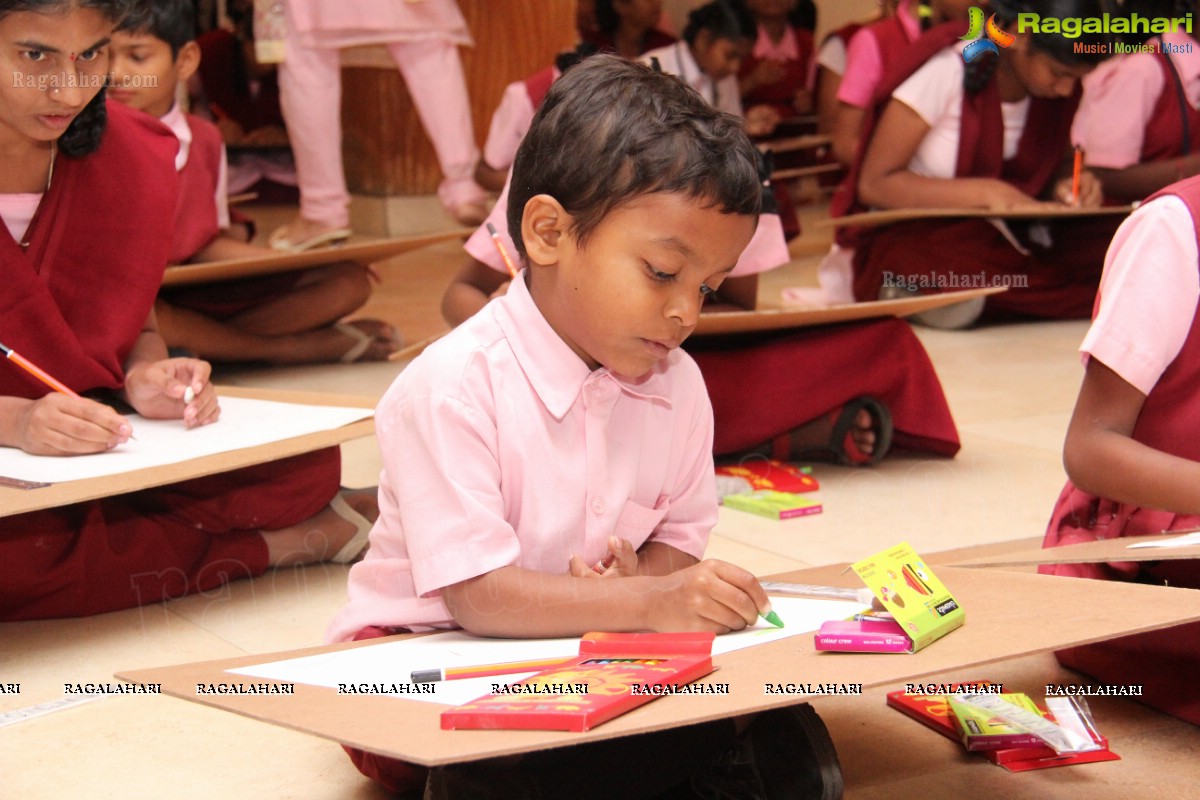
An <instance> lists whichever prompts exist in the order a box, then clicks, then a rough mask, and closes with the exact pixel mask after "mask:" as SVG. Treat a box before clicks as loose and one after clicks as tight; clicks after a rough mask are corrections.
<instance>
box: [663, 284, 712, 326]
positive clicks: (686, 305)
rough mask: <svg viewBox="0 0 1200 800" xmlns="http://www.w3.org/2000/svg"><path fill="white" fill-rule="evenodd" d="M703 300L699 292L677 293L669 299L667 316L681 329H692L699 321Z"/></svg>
mask: <svg viewBox="0 0 1200 800" xmlns="http://www.w3.org/2000/svg"><path fill="white" fill-rule="evenodd" d="M703 303H704V298H703V297H701V295H700V293H699V292H678V293H676V294H675V296H674V297H672V299H671V304H670V306H669V307H668V308H667V316H668V317H670V318H671V319H673V320H676V321H677V322H678V323H679V325H680V326H681V327H684V328H688V329H691V328H694V327H696V323H697V322H699V321H700V307H701V306H702V305H703Z"/></svg>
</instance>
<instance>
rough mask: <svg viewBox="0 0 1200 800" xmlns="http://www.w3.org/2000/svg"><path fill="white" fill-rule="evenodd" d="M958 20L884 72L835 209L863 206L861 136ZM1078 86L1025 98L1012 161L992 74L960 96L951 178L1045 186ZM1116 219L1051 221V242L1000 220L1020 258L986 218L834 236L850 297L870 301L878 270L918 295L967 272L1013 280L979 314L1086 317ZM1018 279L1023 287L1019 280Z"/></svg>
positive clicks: (1031, 191)
mask: <svg viewBox="0 0 1200 800" xmlns="http://www.w3.org/2000/svg"><path fill="white" fill-rule="evenodd" d="M959 30H961V24H959V23H946V24H944V25H940V26H938V27H937V28H934V29H933V30H931V31H929V32H928V33H926V34H925V35H923V36H922V37H921V38H919V39H918V40H917V41H916V42H914V43H913V44H912V45H911V46H910V47H909V48H908V49H907V50H906V51H905V52H904V53H903V54H901V56H900V57H899V61H898V62H897V63H896V65H895V66H894V67H893V69H892V71H891V72H889V73H888V74H887V76H886V77H885V80H884V81H883V84H882V85H881V87H880V92H879V94H878V95H877V100H878V101H879V102H878V103H877V105H876V107H875V109H874V111H873V112H872V113H871V115H870V116H869V118H868V127H867V129H866V132H865V133H864V136H863V144H862V145H861V146H860V147H859V153H858V157H857V158H856V163H855V164H854V166H853V167H852V168H851V172H850V176H849V178H848V179H847V180H848V184H846V185H844V187H843V189H842V190H839V194H838V196H837V198H835V202H834V205H835V206H836V209H837V212H838V215H840V214H845V213H854V212H855V211H859V210H865V209H863V208H862V206H861V204H860V203H859V201H858V199H857V196H856V195H857V192H854V193H851V192H850V190H849V187H851V186H853V187H856V186H857V181H858V177H859V174H860V169H861V165H862V158H863V155H864V153H865V150H866V146H867V142H869V141H870V139H871V137H872V136H873V135H874V132H875V123H876V122H877V120H878V115H879V113H881V110H882V107H883V105H884V104H886V102H887V98H889V97H890V96H891V93H892V91H894V90H895V88H896V87H898V86H899V85H900V84H901V83H903V82H904V80H905V79H907V78H908V77H909V76H910V75H911V74H912V73H914V72H916V70H917V69H919V68H920V66H921V65H922V64H924V63H925V62H926V61H927V60H928V58H929V57H931V56H932V55H933V53H935V52H937V50H939V49H941V48H939V47H938V45H939V44H941V45H943V46H949V45H950V44H951V43H952V42H953V41H954V40H955V39H957V38H958V37H957V36H956V35H955V34H956V33H957V32H958V31H959ZM1079 96H1080V89H1079V87H1076V90H1075V92H1074V93H1073V94H1072V95H1071V96H1070V97H1068V98H1062V99H1045V98H1038V97H1030V98H1029V108H1028V112H1027V117H1026V122H1025V127H1024V130H1023V131H1022V134H1021V137H1020V140H1019V142H1018V144H1017V151H1016V154H1015V155H1014V156H1013V158H1011V159H1009V160H1007V161H1006V160H1004V157H1003V148H1004V141H1003V139H1004V124H1003V118H1002V114H1001V108H1000V102H1001V101H1000V91H999V88H998V87H997V83H996V79H995V76H994V75H993V76H992V77H991V79H990V80H988V82H987V83H986V84H985V85H984V87H983V88H982V89H980V90H979V91H977V92H974V93H969V92H967V93H964V94H963V100H962V107H961V113H962V119H961V123H960V125H961V127H960V129H959V147H958V153H957V161H956V167H955V175H956V177H960V178H968V177H974V178H998V179H1001V180H1004V181H1006V182H1007V183H1010V184H1012V185H1013V186H1015V187H1016V188H1018V189H1020V190H1021V191H1023V192H1025V193H1026V194H1028V195H1030V196H1032V197H1038V196H1039V195H1042V194H1043V193H1044V192H1045V191H1046V190H1047V189H1048V188H1049V186H1050V184H1051V182H1052V181H1053V179H1054V177H1055V175H1056V173H1057V171H1058V169H1059V165H1060V162H1061V160H1062V158H1063V154H1064V153H1066V152H1067V150H1068V144H1069V141H1070V127H1071V119H1072V117H1073V115H1074V112H1075V108H1076V106H1077V105H1078V103H1079ZM1119 224H1120V220H1119V219H1115V218H1112V217H1099V218H1093V219H1076V220H1060V221H1056V222H1055V223H1054V224H1053V225H1050V226H1049V230H1050V235H1051V244H1050V245H1049V246H1044V245H1043V244H1041V243H1039V242H1038V241H1036V237H1030V236H1027V235H1026V231H1027V226H1023V225H1020V224H1013V223H1010V224H1009V228H1010V229H1011V230H1012V231H1013V232H1014V234H1015V235H1016V236H1017V237H1018V238H1019V239H1021V240H1022V245H1023V246H1024V247H1025V248H1026V249H1027V250H1029V254H1028V255H1026V254H1025V253H1022V252H1020V251H1019V250H1017V249H1016V248H1015V247H1013V245H1012V243H1011V242H1010V241H1009V240H1008V239H1007V238H1006V237H1005V236H1004V235H1003V234H1002V233H1001V232H1000V231H999V230H997V228H996V227H995V226H993V225H992V224H991V223H989V222H988V221H986V220H981V219H967V220H959V221H947V220H915V221H912V222H903V223H899V224H895V225H888V226H883V227H879V228H869V229H862V230H858V231H850V230H847V231H846V232H845V233H844V234H842V235H841V236H840V237H839V241H840V243H842V244H843V246H847V245H849V246H853V247H854V248H855V253H854V295H855V297H856V298H857V299H859V300H875V299H878V297H879V291H880V288H881V287H882V286H883V284H884V281H885V278H886V275H885V273H891V274H894V275H903V276H906V277H907V279H908V280H910V281H917V282H919V283H922V284H923V285H922V287H921V288H922V291H923V292H925V293H936V292H944V291H952V290H954V289H955V288H960V287H957V286H955V285H954V283H953V281H951V279H950V278H951V276H954V277H956V278H958V277H962V276H972V279H973V280H979V281H980V283H978V284H976V285H984V286H1004V285H1013V286H1016V287H1018V288H1013V289H1010V290H1009V291H1007V292H1004V293H1002V294H999V295H995V296H993V297H990V298H988V305H987V312H986V316H987V317H989V318H998V317H1006V316H1010V315H1028V316H1035V317H1045V318H1055V319H1078V318H1086V317H1088V316H1089V315H1090V314H1091V309H1092V303H1093V301H1094V298H1095V293H1096V287H1097V286H1098V284H1099V281H1100V272H1101V270H1102V268H1103V265H1104V253H1105V250H1106V249H1107V246H1108V242H1109V241H1110V240H1111V238H1112V235H1113V233H1115V232H1116V228H1117V226H1118V225H1119ZM1021 282H1024V284H1025V285H1024V286H1021Z"/></svg>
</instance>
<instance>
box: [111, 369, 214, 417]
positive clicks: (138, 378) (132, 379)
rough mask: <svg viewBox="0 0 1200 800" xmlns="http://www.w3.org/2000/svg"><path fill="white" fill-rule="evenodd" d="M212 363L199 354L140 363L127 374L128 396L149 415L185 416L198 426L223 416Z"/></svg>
mask: <svg viewBox="0 0 1200 800" xmlns="http://www.w3.org/2000/svg"><path fill="white" fill-rule="evenodd" d="M211 372H212V367H211V366H210V365H209V363H208V362H207V361H201V360H200V359H198V358H167V359H163V360H162V361H153V362H149V363H146V364H139V365H138V366H136V367H134V368H133V369H131V370H130V371H129V373H128V374H127V375H126V376H125V397H126V400H128V401H129V404H130V405H131V406H133V407H134V409H135V410H136V411H137V412H138V413H139V414H141V415H142V416H143V417H146V418H148V419H182V420H183V423H184V425H186V426H187V427H189V428H195V427H197V426H200V425H208V424H210V423H213V422H216V421H217V418H218V417H220V416H221V407H220V404H219V403H218V401H217V392H216V390H215V389H214V388H213V386H212V384H211V383H209V380H208V379H209V375H210V374H211Z"/></svg>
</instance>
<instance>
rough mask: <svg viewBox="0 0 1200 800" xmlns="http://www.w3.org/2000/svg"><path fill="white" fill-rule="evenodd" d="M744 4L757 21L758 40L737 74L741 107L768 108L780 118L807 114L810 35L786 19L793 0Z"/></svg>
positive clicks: (810, 103) (793, 6)
mask: <svg viewBox="0 0 1200 800" xmlns="http://www.w3.org/2000/svg"><path fill="white" fill-rule="evenodd" d="M747 5H748V6H749V7H750V10H751V11H752V12H753V13H754V17H755V19H756V20H757V21H758V38H757V39H755V41H754V47H752V48H751V50H750V52H749V53H748V54H747V55H746V57H745V58H743V59H742V67H741V70H739V73H738V84H739V87H740V88H741V92H742V105H744V106H746V107H747V108H753V107H754V106H757V105H762V104H766V105H769V106H771V107H772V108H774V109H775V112H776V113H777V114H778V115H779V116H780V117H781V118H783V119H787V118H789V117H794V116H796V115H797V114H808V113H809V112H811V111H812V108H813V99H812V92H811V88H812V87H811V86H810V83H809V78H810V76H811V72H812V70H811V66H812V56H813V35H812V31H811V30H807V29H805V28H801V27H798V26H795V25H793V24H791V22H790V20H789V17H790V16H791V14H792V13H793V12H794V11H795V9H796V0H748V2H747Z"/></svg>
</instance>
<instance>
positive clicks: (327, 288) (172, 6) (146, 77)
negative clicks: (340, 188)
mask: <svg viewBox="0 0 1200 800" xmlns="http://www.w3.org/2000/svg"><path fill="white" fill-rule="evenodd" d="M130 5H131V10H130V13H129V14H128V15H126V16H125V18H124V19H123V21H122V22H121V24H120V25H119V26H118V28H117V31H116V33H114V34H113V42H112V50H113V56H112V81H113V88H112V89H110V91H109V96H110V97H111V98H112V99H113V100H117V101H119V102H121V103H124V104H125V105H128V106H131V107H133V108H136V109H138V110H139V111H144V112H146V113H147V114H151V115H153V116H155V117H157V118H158V119H159V120H160V121H161V122H163V123H164V124H165V125H166V126H167V127H168V128H170V129H171V132H172V133H174V134H175V137H176V138H177V139H178V140H179V151H178V153H177V155H176V157H175V168H176V169H177V170H178V172H179V195H178V199H177V201H176V203H177V204H176V209H175V229H174V236H173V239H172V248H171V261H172V262H174V263H177V264H183V263H189V264H192V263H201V262H211V261H224V260H227V259H239V258H255V257H261V256H263V255H268V254H270V253H272V252H273V251H271V250H268V249H267V248H265V247H258V246H256V245H252V244H247V243H245V242H243V241H239V240H238V239H237V238H235V237H233V236H231V235H229V232H228V228H229V208H228V205H227V203H226V197H225V196H226V177H225V176H226V164H225V148H224V146H223V145H222V144H221V135H220V133H219V132H218V130H217V128H216V126H215V125H213V124H212V123H211V122H208V121H207V120H203V119H200V118H199V117H196V116H193V115H190V114H185V113H184V112H183V110H182V109H181V108H180V107H179V105H178V104H177V103H176V102H175V91H176V88H177V87H178V85H179V84H180V83H181V82H186V81H187V79H188V78H189V77H191V75H192V74H193V73H194V72H195V71H196V68H197V67H198V66H199V64H200V46H199V45H198V44H197V43H196V41H195V36H196V31H195V12H194V10H193V6H192V3H191V2H187V1H186V0H154V2H150V0H136V1H135V2H133V3H132V4H130ZM370 294H371V282H370V278H369V275H368V271H367V268H366V267H364V266H363V265H361V264H354V263H349V262H341V263H334V264H329V265H326V266H321V267H314V268H312V269H307V270H303V271H295V272H286V273H281V274H278V275H268V276H265V277H258V278H247V279H242V280H233V281H222V282H219V283H211V284H201V285H193V286H174V287H167V288H164V289H163V290H161V291H160V292H159V296H158V300H157V302H156V303H155V304H154V309H155V313H156V314H157V316H158V323H159V327H160V330H161V331H162V335H163V338H164V339H165V340H166V343H167V345H168V346H169V347H172V348H180V349H182V350H185V351H188V352H190V353H194V354H196V355H198V356H201V357H203V358H206V359H209V360H212V361H265V362H268V363H273V364H282V363H312V362H327V361H342V362H353V361H382V360H384V359H386V358H387V357H388V356H389V355H390V354H391V353H393V352H394V351H395V350H396V348H397V347H398V346H399V342H398V340H397V335H396V331H395V329H394V328H393V327H392V326H391V325H390V324H388V323H386V322H383V321H380V320H373V319H359V320H354V321H351V322H340V320H341V319H342V318H343V317H345V316H346V315H348V314H351V313H353V312H354V311H356V310H358V309H359V308H360V307H361V306H362V305H363V304H364V303H365V302H366V301H367V298H368V297H369V296H370Z"/></svg>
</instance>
